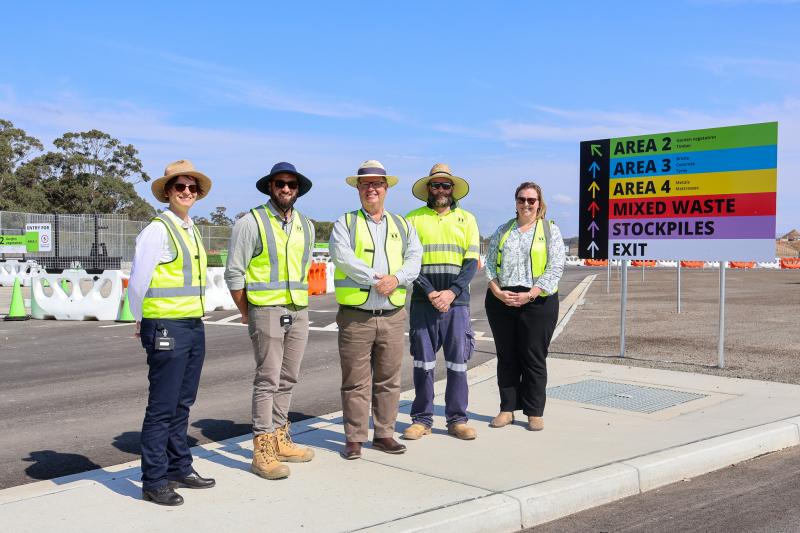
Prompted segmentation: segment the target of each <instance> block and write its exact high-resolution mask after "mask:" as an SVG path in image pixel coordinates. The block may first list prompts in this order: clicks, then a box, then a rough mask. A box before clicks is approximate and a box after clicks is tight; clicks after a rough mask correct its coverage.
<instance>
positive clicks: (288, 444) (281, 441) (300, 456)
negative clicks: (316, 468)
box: [275, 422, 314, 463]
mask: <svg viewBox="0 0 800 533" xmlns="http://www.w3.org/2000/svg"><path fill="white" fill-rule="evenodd" d="M275 440H276V441H277V448H276V450H275V451H276V455H277V457H278V461H285V462H287V463H307V462H308V461H310V460H311V459H313V458H314V450H312V449H311V448H304V447H302V446H298V445H297V444H295V443H294V441H292V436H291V434H290V433H289V422H286V424H284V425H283V426H279V427H278V428H276V429H275Z"/></svg>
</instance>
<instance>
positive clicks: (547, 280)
mask: <svg viewBox="0 0 800 533" xmlns="http://www.w3.org/2000/svg"><path fill="white" fill-rule="evenodd" d="M540 222H541V220H540V221H537V224H539V223H540ZM505 225H506V224H505V223H503V224H501V225H500V227H499V228H497V229H496V230H495V232H494V233H493V234H492V237H491V239H489V251H488V252H487V254H486V278H487V279H488V280H489V281H492V280H493V279H497V283H499V284H500V286H501V287H514V286H522V287H539V288H540V289H542V290H543V291H545V292H547V293H550V294H552V293H553V292H555V291H556V289H558V282H559V280H560V279H561V275H562V274H563V273H564V262H565V261H566V254H565V253H564V240H563V239H562V237H561V230H560V229H558V226H556V225H555V224H551V225H550V228H551V239H550V248H549V249H548V253H549V256H550V260H549V261H548V263H547V266H546V267H545V269H544V272H543V273H542V275H541V276H539V277H538V278H537V279H536V280H533V279H532V276H531V255H530V251H531V243H532V242H533V235H534V234H535V233H536V227H535V226H534V227H532V228H531V229H529V230H528V231H526V232H524V233H522V232H520V231H519V227H518V226H517V223H516V222H514V223H513V225H512V226H511V233H509V234H508V238H507V239H506V242H505V244H504V245H503V264H502V266H501V269H500V272H498V271H497V249H498V246H499V244H500V239H501V238H502V236H503V228H504V226H505Z"/></svg>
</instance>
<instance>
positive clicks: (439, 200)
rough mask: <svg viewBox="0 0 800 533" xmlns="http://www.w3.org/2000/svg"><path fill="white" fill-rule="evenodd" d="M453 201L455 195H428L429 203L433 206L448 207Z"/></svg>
mask: <svg viewBox="0 0 800 533" xmlns="http://www.w3.org/2000/svg"><path fill="white" fill-rule="evenodd" d="M452 203H453V197H452V196H450V195H441V196H435V195H433V194H429V195H428V205H429V206H431V207H448V206H449V205H451V204H452Z"/></svg>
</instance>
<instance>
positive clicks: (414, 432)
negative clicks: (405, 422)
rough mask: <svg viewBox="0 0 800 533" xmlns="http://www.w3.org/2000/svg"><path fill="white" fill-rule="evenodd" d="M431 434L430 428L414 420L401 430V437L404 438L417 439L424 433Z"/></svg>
mask: <svg viewBox="0 0 800 533" xmlns="http://www.w3.org/2000/svg"><path fill="white" fill-rule="evenodd" d="M430 434H431V428H429V427H428V426H426V425H425V424H417V423H416V422H414V423H413V424H411V425H410V426H408V427H407V428H406V430H405V431H403V438H404V439H405V440H417V439H421V438H422V437H424V436H425V435H430Z"/></svg>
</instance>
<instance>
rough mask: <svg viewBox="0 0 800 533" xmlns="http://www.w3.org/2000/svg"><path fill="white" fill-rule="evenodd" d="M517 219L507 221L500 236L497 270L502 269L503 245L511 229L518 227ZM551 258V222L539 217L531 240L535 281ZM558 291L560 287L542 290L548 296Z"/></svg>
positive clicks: (532, 270) (542, 293) (532, 271)
mask: <svg viewBox="0 0 800 533" xmlns="http://www.w3.org/2000/svg"><path fill="white" fill-rule="evenodd" d="M516 224H517V219H515V218H512V219H511V220H509V221H508V222H506V226H505V230H504V231H503V236H502V237H501V238H500V243H499V244H498V245H497V270H498V271H499V270H500V267H501V266H502V264H503V245H505V243H506V239H508V234H509V233H511V230H512V229H514V228H515V227H516ZM549 260H550V222H548V221H546V220H543V219H539V220H537V221H536V229H535V230H534V233H533V240H532V241H531V276H532V278H533V283H536V280H537V278H538V277H539V276H541V275H542V274H543V273H544V271H545V269H546V268H547V262H548V261H549ZM556 292H558V289H556V290H554V291H553V292H552V293H547V292H545V291H542V292H541V295H542V296H547V295H548V294H555V293H556Z"/></svg>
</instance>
